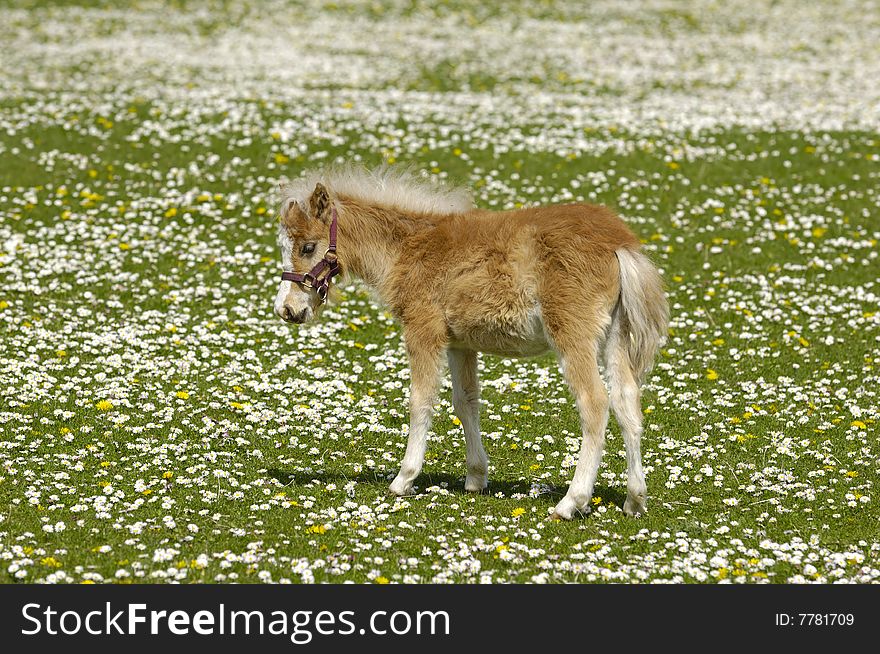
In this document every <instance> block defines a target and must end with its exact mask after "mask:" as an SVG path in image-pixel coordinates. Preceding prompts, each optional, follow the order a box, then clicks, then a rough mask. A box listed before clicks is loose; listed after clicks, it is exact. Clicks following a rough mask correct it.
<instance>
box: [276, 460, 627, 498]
mask: <svg viewBox="0 0 880 654" xmlns="http://www.w3.org/2000/svg"><path fill="white" fill-rule="evenodd" d="M268 473H269V475H271V476H272V477H273V478H275V479H277V480H278V481H279V482H281V483H282V484H284V485H285V486H305V485H306V484H308V483H310V482H313V481H317V482H319V483H321V484H331V483H333V484H340V483H341V484H345V483H348V482H350V481H354V482H357V483H358V484H360V485H363V486H373V487H375V488H376V490H377V491H378V492H379V494H382V493H387V492H388V484H389V483H391V479H393V476H392V477H391V479H389V478H387V477H386V476H384V475H381V474H378V473H360V474H356V475H345V474H342V473H339V472H327V471H324V470H321V471H315V472H289V471H287V470H282V469H281V468H270V469H269V470H268ZM430 486H440V487H441V488H445V489H446V490H448V491H449V492H450V493H454V494H456V495H471V493H469V492H468V491H466V490H465V489H464V476H459V475H451V474H449V473H445V472H428V471H425V472H423V473H422V474H421V475H419V478H418V479H417V480H416V488H418V489H419V490H420V491H424V489H426V488H429V487H430ZM531 489H532V482H530V481H527V480H524V479H518V480H513V481H504V480H496V479H491V478H490V479H489V488H487V489H486V490H485V491H483V493H481V494H482V495H494V494H495V493H501V494H502V495H504V497H506V498H509V497H511V496H513V495H516V494H522V495H526V496H528V495H529V492H530V491H531ZM567 490H568V485H565V486H555V485H550V484H545V483H543V482H541V493H540V495H539V496H538V497H537V498H535V499H539V500H540V499H544V498H546V499H547V500H548V502H547V504H548V506H550V505H553V504H555V503H556V502H558V501H559V499H560V498H561V497H562V496H563V495H565V492H566V491H567ZM593 497H601V498H602V501H603V502H604V503H611V504H616V505H617V506H620V507H622V506H623V502H624V500H625V499H626V493H625V492H623V491H621V490H620V489H618V488H614V487H611V486H605V485H602V484H596V487H595V488H594V490H593Z"/></svg>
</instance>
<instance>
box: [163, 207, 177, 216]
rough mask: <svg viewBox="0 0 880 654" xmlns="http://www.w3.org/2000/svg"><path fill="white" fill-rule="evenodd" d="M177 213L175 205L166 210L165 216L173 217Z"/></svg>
mask: <svg viewBox="0 0 880 654" xmlns="http://www.w3.org/2000/svg"><path fill="white" fill-rule="evenodd" d="M176 215H177V207H171V208H170V209H169V210H168V211H166V212H165V217H166V218H174V216H176Z"/></svg>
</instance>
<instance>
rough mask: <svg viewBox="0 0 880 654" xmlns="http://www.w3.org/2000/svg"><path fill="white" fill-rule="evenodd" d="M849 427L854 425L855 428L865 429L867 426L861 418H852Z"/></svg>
mask: <svg viewBox="0 0 880 654" xmlns="http://www.w3.org/2000/svg"><path fill="white" fill-rule="evenodd" d="M850 427H855V428H856V429H867V428H868V426H867V425H866V424H865V423H863V422H862V421H861V420H853V421H852V422H851V423H850Z"/></svg>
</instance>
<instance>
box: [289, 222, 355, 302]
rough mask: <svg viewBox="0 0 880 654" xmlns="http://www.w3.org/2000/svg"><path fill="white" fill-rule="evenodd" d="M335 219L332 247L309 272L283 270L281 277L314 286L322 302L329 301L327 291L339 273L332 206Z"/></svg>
mask: <svg viewBox="0 0 880 654" xmlns="http://www.w3.org/2000/svg"><path fill="white" fill-rule="evenodd" d="M332 212H333V219H332V220H331V221H330V247H328V248H327V251H326V252H325V253H324V258H323V259H321V260H320V261H319V262H318V263H317V264H315V267H314V268H312V269H311V270H310V271H309V272H307V273H295V272H287V271H285V272H282V273H281V279H282V280H283V281H286V282H294V283H296V284H302V285H303V286H305V287H306V288H313V289H315V292H316V293H317V294H318V297H319V298H321V303H322V304H323V303H324V302H326V301H327V292H328V291H329V290H330V282H331V281H332V280H333V278H334V277H336V275H338V274H339V272H340V268H339V258H338V257H337V256H336V207H332Z"/></svg>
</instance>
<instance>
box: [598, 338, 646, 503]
mask: <svg viewBox="0 0 880 654" xmlns="http://www.w3.org/2000/svg"><path fill="white" fill-rule="evenodd" d="M620 339H621V335H620V333H619V331H618V329H617V324H616V323H615V325H613V326H612V328H611V333H610V335H609V337H608V343H607V344H606V346H605V369H606V371H607V373H608V384H609V386H610V387H611V409H612V410H613V411H614V417H615V418H617V422H618V424H619V425H620V431H621V433H622V434H623V443H624V445H625V446H626V478H627V479H626V502H624V504H623V512H624V513H626V514H627V515H630V516H639V515H642V514H644V513H645V512H646V511H647V509H646V506H645V503H646V501H647V496H648V487H647V486H646V485H645V473H644V471H643V470H642V452H641V438H642V407H641V400H640V396H641V391H640V389H639V383H638V381H637V376H636V373H635V371H634V370H633V368H632V365H631V364H630V360H629V356H628V355H627V353H626V349H625V347H624V344H623V343H622V342H621V340H620Z"/></svg>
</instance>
